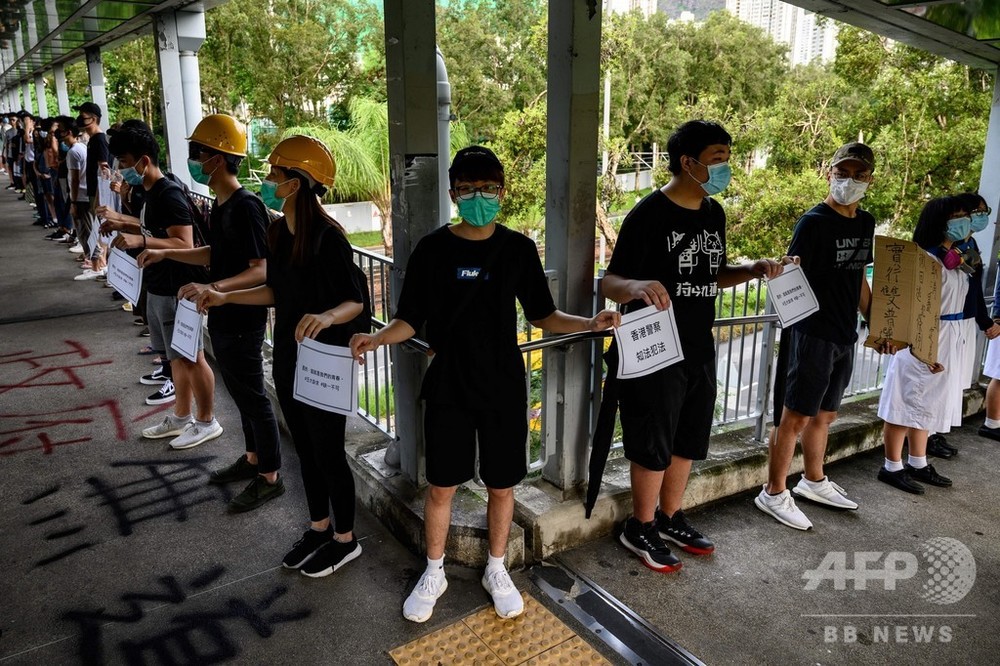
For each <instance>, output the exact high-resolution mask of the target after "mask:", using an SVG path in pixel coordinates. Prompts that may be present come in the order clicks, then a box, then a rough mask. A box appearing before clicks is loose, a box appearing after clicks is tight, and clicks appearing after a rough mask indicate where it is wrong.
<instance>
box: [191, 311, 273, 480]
mask: <svg viewBox="0 0 1000 666" xmlns="http://www.w3.org/2000/svg"><path fill="white" fill-rule="evenodd" d="M208 333H209V335H211V336H212V350H213V351H214V352H215V360H216V362H217V363H218V364H219V369H220V370H221V372H222V381H223V382H224V383H225V385H226V389H227V390H228V391H229V395H231V396H233V402H235V403H236V408H237V409H239V410H240V421H241V422H242V425H243V438H244V439H245V440H246V450H247V452H249V453H256V454H257V471H258V472H261V473H264V474H267V473H269V472H276V471H278V470H279V469H281V440H280V439H279V435H278V421H277V419H276V418H275V417H274V410H273V409H271V401H270V400H269V399H268V397H267V393H266V392H265V390H264V361H263V358H262V357H261V347H262V345H263V344H264V327H263V326H262V327H260V328H259V329H254V330H251V331H246V332H242V333H229V332H224V331H218V330H214V329H211V328H210V329H209V330H208Z"/></svg>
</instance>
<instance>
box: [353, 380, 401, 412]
mask: <svg viewBox="0 0 1000 666" xmlns="http://www.w3.org/2000/svg"><path fill="white" fill-rule="evenodd" d="M394 394H395V392H394V391H393V388H392V384H388V385H385V386H380V387H379V390H378V391H376V390H375V384H374V383H371V384H369V385H368V386H365V385H364V383H362V384H361V386H359V387H358V407H359V408H360V409H363V410H364V411H366V412H368V414H369V415H371V416H375V415H376V414H378V416H379V417H380V418H388V417H390V416H392V415H393V414H394V413H395V411H396V407H395V404H396V403H395V401H394V400H393V396H394Z"/></svg>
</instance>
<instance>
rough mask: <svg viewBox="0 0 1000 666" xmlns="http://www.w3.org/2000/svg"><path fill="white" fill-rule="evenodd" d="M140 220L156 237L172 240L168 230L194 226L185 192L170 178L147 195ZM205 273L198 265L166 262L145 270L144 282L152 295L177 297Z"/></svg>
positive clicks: (158, 184)
mask: <svg viewBox="0 0 1000 666" xmlns="http://www.w3.org/2000/svg"><path fill="white" fill-rule="evenodd" d="M140 220H141V222H142V226H143V227H145V228H146V229H148V230H149V233H150V234H152V236H153V238H169V237H170V234H169V233H167V229H168V228H169V227H174V226H188V227H189V226H191V225H192V223H193V222H192V220H191V211H190V209H189V208H188V203H187V197H186V196H185V194H184V190H182V189H181V188H180V187H179V186H177V185H175V184H174V183H171V182H170V180H169V179H167V178H160V179H159V180H158V181H156V182H155V183H154V184H153V187H152V188H150V189H149V190H148V191H147V192H146V198H145V204H144V205H143V207H142V211H141V212H140ZM202 272H203V271H200V270H199V269H198V267H196V266H192V265H190V264H184V263H181V262H179V261H174V260H172V259H164V260H163V261H161V262H158V263H155V264H151V265H149V266H147V267H146V268H145V269H144V270H143V274H142V279H143V282H145V283H146V289H147V290H148V291H149V293H151V294H156V295H157V296H176V295H177V291H178V290H179V289H180V288H181V287H183V286H184V285H186V284H188V283H189V282H194V281H195V280H196V279H198V278H199V277H203V276H201V275H200V273H202Z"/></svg>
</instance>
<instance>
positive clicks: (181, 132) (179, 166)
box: [153, 12, 194, 187]
mask: <svg viewBox="0 0 1000 666" xmlns="http://www.w3.org/2000/svg"><path fill="white" fill-rule="evenodd" d="M153 34H154V35H155V36H156V63H157V66H158V69H159V72H160V97H161V98H162V99H163V129H164V133H165V134H166V136H165V137H164V138H165V139H166V141H167V165H168V166H169V169H170V170H171V171H172V172H173V173H174V175H176V176H177V177H178V178H180V179H181V180H183V181H184V182H185V183H187V185H188V187H192V185H193V184H194V183H193V181H192V180H191V175H190V174H189V173H188V170H187V154H188V149H187V137H188V133H187V121H186V120H185V118H184V89H183V85H182V83H181V63H180V49H179V48H178V46H177V19H176V17H175V15H174V12H166V13H164V14H159V15H157V16H156V18H155V19H153Z"/></svg>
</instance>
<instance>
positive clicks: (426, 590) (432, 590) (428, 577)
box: [414, 572, 444, 599]
mask: <svg viewBox="0 0 1000 666" xmlns="http://www.w3.org/2000/svg"><path fill="white" fill-rule="evenodd" d="M442 581H444V576H435V575H434V574H431V573H427V572H425V573H424V575H423V576H421V577H420V580H419V581H417V588H416V590H414V591H415V592H416V593H417V596H418V597H425V598H430V599H434V598H436V597H437V595H438V590H439V589H441V583H442Z"/></svg>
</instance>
